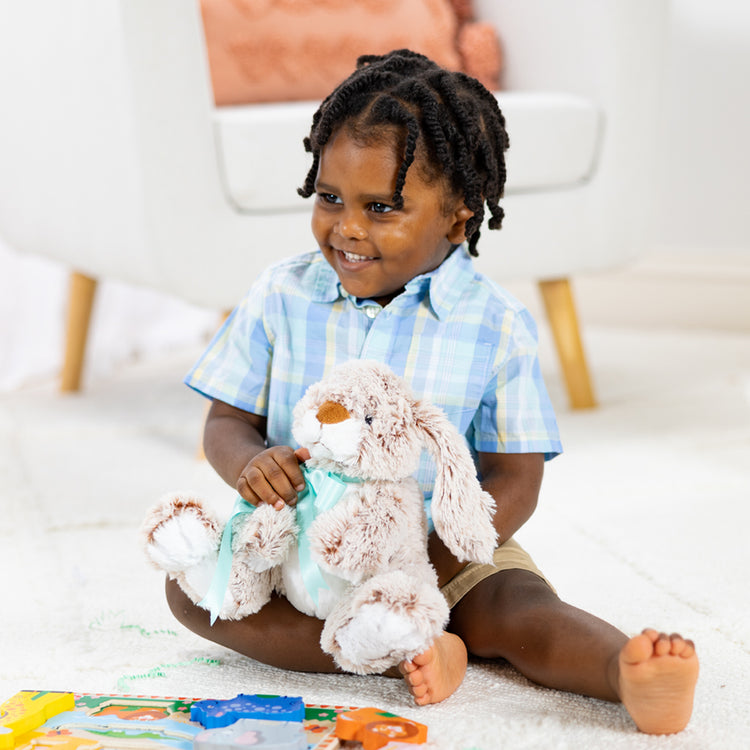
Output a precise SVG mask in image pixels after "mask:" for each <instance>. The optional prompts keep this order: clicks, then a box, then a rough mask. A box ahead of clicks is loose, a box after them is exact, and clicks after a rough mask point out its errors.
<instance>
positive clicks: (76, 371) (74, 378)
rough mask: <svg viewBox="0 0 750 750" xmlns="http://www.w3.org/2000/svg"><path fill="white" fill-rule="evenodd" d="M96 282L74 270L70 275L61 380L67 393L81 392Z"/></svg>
mask: <svg viewBox="0 0 750 750" xmlns="http://www.w3.org/2000/svg"><path fill="white" fill-rule="evenodd" d="M96 284H97V282H96V279H92V278H91V277H89V276H85V275H84V274H82V273H78V272H76V271H74V272H73V273H71V275H70V291H69V294H70V297H69V299H68V320H67V327H66V334H65V360H64V362H63V368H62V375H61V379H60V390H61V391H63V392H71V391H78V390H80V388H81V374H82V373H83V360H84V357H85V355H86V339H87V338H88V332H89V322H90V320H91V309H92V307H93V305H94V296H95V293H96Z"/></svg>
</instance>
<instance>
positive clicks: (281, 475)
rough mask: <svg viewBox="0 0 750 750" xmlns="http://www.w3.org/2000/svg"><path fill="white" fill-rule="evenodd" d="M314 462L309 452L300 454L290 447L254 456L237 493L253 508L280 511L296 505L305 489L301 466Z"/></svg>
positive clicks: (246, 468) (269, 450)
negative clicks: (266, 505) (307, 461)
mask: <svg viewBox="0 0 750 750" xmlns="http://www.w3.org/2000/svg"><path fill="white" fill-rule="evenodd" d="M308 458H310V453H309V451H308V450H307V449H306V448H298V449H297V450H296V451H295V450H293V449H292V448H290V447H289V446H287V445H276V446H274V447H272V448H267V449H266V450H264V451H261V452H260V453H258V454H257V455H256V456H254V457H253V458H252V459H251V460H250V461H249V462H248V464H247V466H245V468H244V469H243V470H242V473H241V474H240V476H239V479H238V480H237V492H239V493H240V495H241V496H242V497H243V498H245V500H247V501H248V502H249V503H250V504H251V505H260V504H261V503H268V505H273V506H274V508H276V509H277V510H281V508H283V507H284V505H294V504H295V503H296V502H297V493H298V492H301V491H302V490H304V489H305V478H304V476H303V475H302V470H301V469H300V466H299V465H300V462H303V461H306V460H307V459H308Z"/></svg>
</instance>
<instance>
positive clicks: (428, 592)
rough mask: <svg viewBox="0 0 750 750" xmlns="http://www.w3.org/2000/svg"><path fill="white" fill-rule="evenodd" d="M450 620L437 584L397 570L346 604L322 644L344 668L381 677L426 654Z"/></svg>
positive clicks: (374, 580)
mask: <svg viewBox="0 0 750 750" xmlns="http://www.w3.org/2000/svg"><path fill="white" fill-rule="evenodd" d="M447 620H448V605H447V604H446V602H445V599H444V598H443V596H442V594H441V593H440V591H439V590H438V589H437V588H435V586H433V585H430V584H428V583H425V582H423V581H419V580H417V579H415V578H412V577H410V576H407V575H406V574H405V573H402V572H400V571H395V572H391V573H385V574H383V575H379V576H376V577H374V578H371V579H370V580H369V581H366V582H365V583H364V584H363V585H362V586H360V587H358V588H357V589H356V590H355V591H354V593H353V594H352V595H351V596H350V597H348V598H347V599H345V600H344V601H342V602H341V603H340V604H339V605H338V606H337V607H336V608H335V609H334V610H333V612H332V613H331V614H330V615H329V617H328V618H327V620H326V624H325V626H324V628H323V633H322V634H321V638H320V642H321V645H322V647H323V650H324V651H326V652H327V653H329V654H331V655H332V656H333V657H334V659H335V660H336V662H337V663H338V664H339V666H341V667H342V668H343V669H346V670H348V671H350V672H357V673H359V674H373V673H376V674H377V673H382V672H384V671H385V670H386V669H388V668H389V667H392V666H394V665H396V664H399V663H400V662H402V661H404V660H408V659H411V658H412V657H414V656H416V655H417V654H420V653H422V652H423V651H425V650H426V649H427V648H428V647H429V645H430V644H431V643H432V642H433V640H434V639H435V638H436V637H437V636H438V635H439V634H440V633H441V632H442V630H443V627H444V625H445V623H446V622H447Z"/></svg>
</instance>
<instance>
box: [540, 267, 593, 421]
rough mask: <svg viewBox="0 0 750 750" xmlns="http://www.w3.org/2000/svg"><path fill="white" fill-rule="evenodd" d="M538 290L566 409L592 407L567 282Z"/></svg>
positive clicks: (553, 282) (544, 283) (552, 282)
mask: <svg viewBox="0 0 750 750" xmlns="http://www.w3.org/2000/svg"><path fill="white" fill-rule="evenodd" d="M539 290H540V291H541V293H542V299H543V301H544V307H545V310H546V311H547V319H548V320H549V324H550V327H551V329H552V335H553V337H554V340H555V346H556V347H557V355H558V357H559V358H560V365H561V367H562V372H563V377H564V379H565V384H566V386H567V389H568V397H569V399H570V405H571V406H572V407H573V408H574V409H588V408H591V407H594V406H596V398H595V397H594V389H593V387H592V385H591V377H590V375H589V369H588V365H587V364H586V357H585V354H584V351H583V343H582V341H581V334H580V330H579V327H578V317H577V315H576V310H575V304H574V301H573V290H572V288H571V286H570V281H569V279H552V280H549V281H540V282H539Z"/></svg>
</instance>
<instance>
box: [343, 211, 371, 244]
mask: <svg viewBox="0 0 750 750" xmlns="http://www.w3.org/2000/svg"><path fill="white" fill-rule="evenodd" d="M338 232H339V234H340V235H341V236H342V237H344V238H345V239H347V240H363V239H365V237H367V231H366V230H365V228H364V226H363V225H362V221H361V219H360V218H359V217H358V216H357V215H356V214H355V213H354V212H349V213H346V214H344V216H342V217H341V219H340V221H339V225H338Z"/></svg>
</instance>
